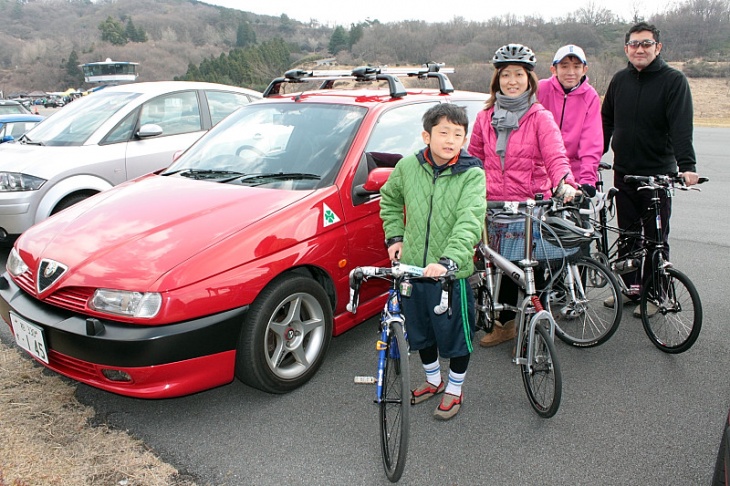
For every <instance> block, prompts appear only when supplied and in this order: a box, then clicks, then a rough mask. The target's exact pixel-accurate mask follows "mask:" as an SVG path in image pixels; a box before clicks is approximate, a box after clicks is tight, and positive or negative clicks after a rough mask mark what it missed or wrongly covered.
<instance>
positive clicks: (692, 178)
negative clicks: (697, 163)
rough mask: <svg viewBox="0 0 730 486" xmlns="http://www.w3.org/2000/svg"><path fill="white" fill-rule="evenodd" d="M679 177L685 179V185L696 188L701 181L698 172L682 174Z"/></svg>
mask: <svg viewBox="0 0 730 486" xmlns="http://www.w3.org/2000/svg"><path fill="white" fill-rule="evenodd" d="M679 175H680V176H681V177H682V178H683V179H684V183H685V184H686V185H688V186H694V185H695V184H697V183H698V182H699V179H700V176H699V175H698V174H697V172H688V171H687V172H680V173H679Z"/></svg>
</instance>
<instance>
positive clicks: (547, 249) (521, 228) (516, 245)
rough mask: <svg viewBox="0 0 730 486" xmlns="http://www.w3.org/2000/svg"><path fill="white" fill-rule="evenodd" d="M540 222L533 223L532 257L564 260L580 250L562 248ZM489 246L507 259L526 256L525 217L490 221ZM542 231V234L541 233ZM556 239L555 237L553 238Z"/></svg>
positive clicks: (512, 259)
mask: <svg viewBox="0 0 730 486" xmlns="http://www.w3.org/2000/svg"><path fill="white" fill-rule="evenodd" d="M540 226H541V225H540V224H538V223H537V222H535V223H534V224H533V245H534V246H533V253H532V257H533V258H534V259H535V260H537V261H539V262H544V261H549V260H562V259H563V258H565V257H566V256H570V255H573V254H575V253H577V252H578V248H577V247H576V248H568V247H566V246H565V245H563V248H561V247H560V246H558V245H555V244H554V243H553V242H550V241H549V240H548V239H547V238H546V236H547V234H548V233H549V231H547V230H545V231H542V232H541V231H540ZM488 231H489V246H490V247H491V248H493V249H495V250H496V251H498V252H499V254H500V255H502V256H503V257H505V258H506V259H508V260H510V261H513V262H516V261H520V260H522V259H523V258H525V222H524V220H523V219H520V220H519V221H514V222H501V221H500V222H496V221H490V222H489V224H488ZM541 233H542V234H541ZM553 240H554V238H553Z"/></svg>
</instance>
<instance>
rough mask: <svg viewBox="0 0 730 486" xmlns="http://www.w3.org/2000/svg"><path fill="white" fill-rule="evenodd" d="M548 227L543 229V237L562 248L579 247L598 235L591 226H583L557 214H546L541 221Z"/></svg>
mask: <svg viewBox="0 0 730 486" xmlns="http://www.w3.org/2000/svg"><path fill="white" fill-rule="evenodd" d="M541 224H543V225H545V226H547V227H548V229H547V230H546V231H543V232H542V233H543V238H545V239H546V240H547V241H549V242H550V243H551V244H553V245H558V246H562V247H563V248H566V249H568V248H579V247H580V246H582V245H584V244H588V243H590V242H591V241H593V240H594V239H596V238H597V237H598V235H596V234H595V232H594V230H593V228H591V227H588V228H583V227H581V226H578V225H576V224H575V223H573V222H572V221H570V220H568V219H564V218H560V217H558V216H547V217H546V218H545V220H544V221H543V222H542V223H541Z"/></svg>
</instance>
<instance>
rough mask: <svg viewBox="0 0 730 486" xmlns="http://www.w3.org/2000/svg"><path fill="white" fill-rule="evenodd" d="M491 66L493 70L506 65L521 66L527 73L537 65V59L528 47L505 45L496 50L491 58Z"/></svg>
mask: <svg viewBox="0 0 730 486" xmlns="http://www.w3.org/2000/svg"><path fill="white" fill-rule="evenodd" d="M492 64H494V67H495V68H499V67H502V66H505V65H507V64H522V65H524V66H525V67H526V68H527V70H528V71H532V70H533V69H534V68H535V64H537V59H536V58H535V53H533V52H532V49H530V48H529V47H527V46H523V45H522V44H507V45H504V46H502V47H500V48H499V49H497V52H495V53H494V57H493V58H492Z"/></svg>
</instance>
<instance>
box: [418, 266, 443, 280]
mask: <svg viewBox="0 0 730 486" xmlns="http://www.w3.org/2000/svg"><path fill="white" fill-rule="evenodd" d="M444 275H446V267H444V266H443V265H441V264H440V263H429V264H428V265H427V266H426V268H424V269H423V276H424V277H432V278H439V277H443V276H444Z"/></svg>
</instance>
